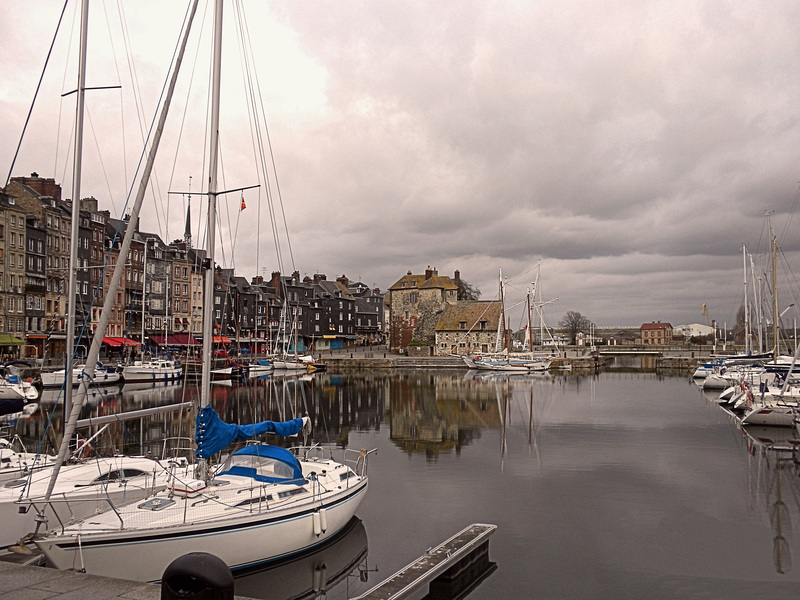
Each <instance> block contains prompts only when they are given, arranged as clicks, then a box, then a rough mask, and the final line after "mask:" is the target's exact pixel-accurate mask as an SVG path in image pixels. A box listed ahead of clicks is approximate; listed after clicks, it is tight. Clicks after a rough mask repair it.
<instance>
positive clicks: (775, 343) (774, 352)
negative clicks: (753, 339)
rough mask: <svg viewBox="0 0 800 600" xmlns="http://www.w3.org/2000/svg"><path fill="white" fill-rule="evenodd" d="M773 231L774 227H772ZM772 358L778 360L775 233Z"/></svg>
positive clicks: (776, 248) (775, 242)
mask: <svg viewBox="0 0 800 600" xmlns="http://www.w3.org/2000/svg"><path fill="white" fill-rule="evenodd" d="M770 233H772V227H770ZM771 237H772V341H773V348H772V360H774V361H775V362H777V361H778V318H779V315H778V275H777V273H776V272H775V263H776V262H777V261H776V258H775V257H776V254H777V251H778V247H777V244H778V242H777V240H776V239H775V235H774V234H773V235H772V236H771Z"/></svg>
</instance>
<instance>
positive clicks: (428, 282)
mask: <svg viewBox="0 0 800 600" xmlns="http://www.w3.org/2000/svg"><path fill="white" fill-rule="evenodd" d="M435 288H440V289H445V290H457V289H458V286H457V285H456V282H455V281H454V280H453V279H452V278H451V277H448V276H447V275H433V276H432V277H430V278H428V279H425V275H424V274H422V275H412V274H411V273H407V274H406V275H403V276H402V277H401V278H400V279H398V280H397V282H396V283H395V284H394V285H393V286H392V287H390V288H389V289H390V290H409V289H417V290H425V289H435Z"/></svg>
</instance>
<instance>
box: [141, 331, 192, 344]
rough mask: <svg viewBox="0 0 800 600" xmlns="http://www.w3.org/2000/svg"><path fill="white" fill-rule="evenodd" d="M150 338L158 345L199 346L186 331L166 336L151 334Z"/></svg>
mask: <svg viewBox="0 0 800 600" xmlns="http://www.w3.org/2000/svg"><path fill="white" fill-rule="evenodd" d="M150 339H151V340H152V341H153V342H155V343H156V344H158V345H159V346H199V345H200V342H198V341H197V340H196V339H194V337H193V336H192V335H190V334H188V333H175V334H170V335H167V336H163V335H151V336H150Z"/></svg>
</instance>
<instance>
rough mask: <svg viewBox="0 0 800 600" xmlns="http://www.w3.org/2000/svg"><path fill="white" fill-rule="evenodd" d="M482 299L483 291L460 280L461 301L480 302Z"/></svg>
mask: <svg viewBox="0 0 800 600" xmlns="http://www.w3.org/2000/svg"><path fill="white" fill-rule="evenodd" d="M480 297H481V291H480V290H479V289H478V288H477V287H475V286H474V285H472V284H471V283H469V282H468V281H464V280H463V279H458V299H459V300H478V299H480Z"/></svg>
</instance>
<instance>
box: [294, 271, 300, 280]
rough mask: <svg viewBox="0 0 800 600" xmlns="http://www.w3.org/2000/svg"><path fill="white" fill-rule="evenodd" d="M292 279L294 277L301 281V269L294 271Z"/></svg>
mask: <svg viewBox="0 0 800 600" xmlns="http://www.w3.org/2000/svg"><path fill="white" fill-rule="evenodd" d="M292 279H294V280H295V281H300V271H295V272H294V273H292Z"/></svg>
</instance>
